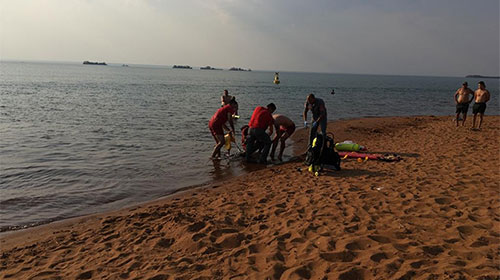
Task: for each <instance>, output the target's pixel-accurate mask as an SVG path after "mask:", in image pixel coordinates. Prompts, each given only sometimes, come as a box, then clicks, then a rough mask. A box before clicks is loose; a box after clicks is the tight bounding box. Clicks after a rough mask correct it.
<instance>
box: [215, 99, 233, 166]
mask: <svg viewBox="0 0 500 280" xmlns="http://www.w3.org/2000/svg"><path fill="white" fill-rule="evenodd" d="M237 110H238V103H237V102H236V101H235V100H231V101H230V102H229V104H228V105H224V106H223V107H221V108H220V109H219V110H217V112H215V114H214V115H213V116H212V118H211V119H210V122H209V123H208V128H210V132H211V133H212V136H213V137H214V140H215V147H214V151H213V153H212V156H211V158H212V159H217V158H220V150H221V148H222V146H224V128H226V129H227V130H229V128H228V127H227V126H226V122H227V121H229V126H231V130H230V131H231V133H232V134H233V137H234V135H235V134H234V124H233V118H232V115H233V114H234V112H236V111H237Z"/></svg>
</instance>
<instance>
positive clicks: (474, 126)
mask: <svg viewBox="0 0 500 280" xmlns="http://www.w3.org/2000/svg"><path fill="white" fill-rule="evenodd" d="M476 117H477V113H474V116H473V117H472V129H475V128H476Z"/></svg>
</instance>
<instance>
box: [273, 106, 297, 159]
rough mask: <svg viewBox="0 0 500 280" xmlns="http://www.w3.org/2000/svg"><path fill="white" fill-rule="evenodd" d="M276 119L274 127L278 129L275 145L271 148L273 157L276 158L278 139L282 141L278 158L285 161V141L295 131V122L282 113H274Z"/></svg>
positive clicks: (274, 140)
mask: <svg viewBox="0 0 500 280" xmlns="http://www.w3.org/2000/svg"><path fill="white" fill-rule="evenodd" d="M273 119H274V128H275V129H276V133H275V136H274V139H273V146H272V149H271V159H272V160H274V152H275V151H276V147H277V146H278V141H280V142H281V143H280V151H279V153H278V160H279V161H283V151H284V150H285V141H286V139H288V137H290V136H291V135H292V134H293V132H294V131H295V123H294V122H293V121H292V120H291V119H289V118H287V117H285V116H283V115H280V114H275V115H273Z"/></svg>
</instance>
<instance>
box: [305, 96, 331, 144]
mask: <svg viewBox="0 0 500 280" xmlns="http://www.w3.org/2000/svg"><path fill="white" fill-rule="evenodd" d="M309 110H310V111H311V112H312V118H313V119H312V125H311V130H310V133H309V145H311V144H312V142H313V140H314V138H316V134H317V133H318V127H319V126H321V133H323V135H326V123H327V119H326V107H325V102H324V101H323V99H320V98H316V97H315V96H314V94H312V93H310V94H309V95H308V96H307V99H306V103H305V104H304V114H303V116H304V126H307V112H308V111H309Z"/></svg>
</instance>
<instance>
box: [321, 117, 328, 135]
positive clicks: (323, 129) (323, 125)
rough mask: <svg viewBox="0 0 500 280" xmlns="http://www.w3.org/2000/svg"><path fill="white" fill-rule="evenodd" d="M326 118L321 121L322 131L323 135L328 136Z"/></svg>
mask: <svg viewBox="0 0 500 280" xmlns="http://www.w3.org/2000/svg"><path fill="white" fill-rule="evenodd" d="M326 124H327V121H326V118H325V119H323V120H322V121H321V124H320V125H321V133H323V136H326Z"/></svg>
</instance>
